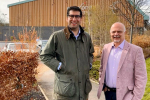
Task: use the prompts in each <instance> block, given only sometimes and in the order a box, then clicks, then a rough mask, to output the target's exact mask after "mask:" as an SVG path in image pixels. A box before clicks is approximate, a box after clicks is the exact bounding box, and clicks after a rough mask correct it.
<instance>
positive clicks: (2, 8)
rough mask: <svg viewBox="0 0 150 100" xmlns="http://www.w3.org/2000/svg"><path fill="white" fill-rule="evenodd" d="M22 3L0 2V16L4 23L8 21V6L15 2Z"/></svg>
mask: <svg viewBox="0 0 150 100" xmlns="http://www.w3.org/2000/svg"><path fill="white" fill-rule="evenodd" d="M19 1H24V0H0V14H1V15H0V16H1V18H4V19H5V22H7V23H8V21H9V8H8V7H7V5H8V4H12V3H15V2H19Z"/></svg>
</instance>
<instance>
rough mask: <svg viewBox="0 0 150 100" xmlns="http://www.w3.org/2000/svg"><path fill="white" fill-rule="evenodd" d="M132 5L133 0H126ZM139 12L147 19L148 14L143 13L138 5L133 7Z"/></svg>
mask: <svg viewBox="0 0 150 100" xmlns="http://www.w3.org/2000/svg"><path fill="white" fill-rule="evenodd" d="M127 1H128V2H129V3H130V4H131V5H132V6H133V2H132V1H131V0H127ZM135 8H136V9H137V10H138V11H139V13H140V14H142V16H143V18H144V20H149V16H148V15H147V14H145V13H144V12H143V11H142V10H141V9H140V8H139V7H137V6H136V7H135Z"/></svg>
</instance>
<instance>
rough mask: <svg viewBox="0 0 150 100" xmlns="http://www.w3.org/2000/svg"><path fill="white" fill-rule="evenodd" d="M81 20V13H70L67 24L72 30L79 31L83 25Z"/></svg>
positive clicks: (71, 11)
mask: <svg viewBox="0 0 150 100" xmlns="http://www.w3.org/2000/svg"><path fill="white" fill-rule="evenodd" d="M81 20H82V18H81V17H80V12H79V11H73V10H70V11H69V15H68V17H67V22H68V26H69V28H71V30H76V29H78V28H79V25H80V23H81Z"/></svg>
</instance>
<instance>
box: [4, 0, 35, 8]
mask: <svg viewBox="0 0 150 100" xmlns="http://www.w3.org/2000/svg"><path fill="white" fill-rule="evenodd" d="M31 1H35V0H25V1H20V2H16V3H11V4H8V5H7V7H8V8H9V7H11V6H15V5H19V4H23V3H27V2H31Z"/></svg>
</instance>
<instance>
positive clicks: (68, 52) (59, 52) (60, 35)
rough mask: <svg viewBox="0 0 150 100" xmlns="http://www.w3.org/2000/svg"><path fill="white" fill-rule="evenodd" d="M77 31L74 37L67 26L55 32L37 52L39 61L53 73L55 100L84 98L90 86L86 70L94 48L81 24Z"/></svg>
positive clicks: (86, 96)
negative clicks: (77, 34) (41, 49)
mask: <svg viewBox="0 0 150 100" xmlns="http://www.w3.org/2000/svg"><path fill="white" fill-rule="evenodd" d="M80 32H81V33H80V35H79V37H78V39H77V40H76V39H75V37H74V35H73V33H71V32H70V31H69V29H68V27H66V28H65V29H63V30H60V31H57V32H54V33H53V34H52V35H51V36H50V38H49V40H48V43H47V44H46V47H45V48H44V50H43V51H42V52H41V54H40V58H41V61H43V62H44V64H45V65H47V66H48V67H50V68H51V69H52V70H53V71H54V72H55V80H54V94H55V95H54V96H55V100H87V98H88V94H89V92H90V91H91V89H92V85H91V82H90V80H89V71H90V63H92V60H93V52H94V48H93V45H92V42H91V38H90V35H89V34H87V33H86V32H84V30H83V29H82V28H81V27H80ZM60 62H61V63H62V66H61V69H60V70H58V66H59V63H60Z"/></svg>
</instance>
